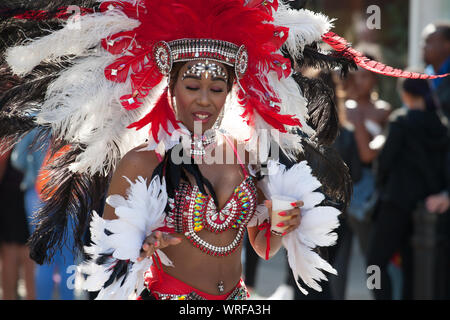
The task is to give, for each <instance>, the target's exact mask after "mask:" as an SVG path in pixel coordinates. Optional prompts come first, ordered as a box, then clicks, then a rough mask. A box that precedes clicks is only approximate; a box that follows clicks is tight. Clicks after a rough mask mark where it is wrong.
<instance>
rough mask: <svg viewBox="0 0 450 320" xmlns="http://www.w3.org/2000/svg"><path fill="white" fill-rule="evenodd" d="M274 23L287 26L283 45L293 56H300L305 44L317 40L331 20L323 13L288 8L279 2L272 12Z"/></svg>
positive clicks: (326, 30) (328, 27)
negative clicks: (287, 29)
mask: <svg viewBox="0 0 450 320" xmlns="http://www.w3.org/2000/svg"><path fill="white" fill-rule="evenodd" d="M274 24H275V25H278V26H282V27H286V28H289V36H288V38H287V41H286V42H285V44H284V47H285V48H286V49H287V51H288V52H289V53H290V55H291V56H292V57H294V58H299V57H301V54H302V51H303V48H304V47H305V46H306V45H308V44H311V43H313V42H316V41H319V40H320V39H321V38H322V36H323V35H324V34H325V33H327V32H328V31H329V30H330V29H331V28H332V27H333V25H332V21H331V20H330V19H329V18H328V17H327V16H325V15H323V14H320V13H314V12H312V11H309V10H306V9H301V10H293V9H289V8H288V5H286V4H280V7H279V8H278V11H276V13H275V14H274Z"/></svg>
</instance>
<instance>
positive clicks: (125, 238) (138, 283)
mask: <svg viewBox="0 0 450 320" xmlns="http://www.w3.org/2000/svg"><path fill="white" fill-rule="evenodd" d="M127 180H128V179H127ZM128 182H129V183H130V188H129V189H128V191H127V197H126V198H124V197H122V196H120V195H112V196H110V197H108V199H107V203H108V204H109V205H110V206H112V207H113V208H115V214H116V215H117V217H118V219H115V220H104V219H102V218H101V217H100V216H98V214H96V213H95V212H94V215H93V219H92V222H91V226H90V230H91V239H92V242H93V244H92V245H91V246H86V247H85V251H86V253H87V254H89V255H90V256H91V259H90V260H89V261H87V262H84V263H82V264H81V265H80V266H79V269H78V271H79V272H81V273H82V274H85V275H87V278H86V280H83V281H82V283H81V287H82V289H84V290H88V291H100V292H99V294H98V296H97V299H100V300H101V299H105V300H106V299H107V300H124V299H133V298H135V293H137V294H139V293H140V292H141V291H142V290H143V289H144V272H145V271H147V270H148V269H149V268H150V266H151V265H152V259H144V260H142V261H139V262H138V261H137V258H138V257H139V256H140V250H141V247H142V244H143V242H144V239H145V238H146V237H147V236H149V235H150V234H151V233H152V231H154V230H156V229H158V228H160V227H162V226H164V217H165V213H164V209H165V207H166V203H167V192H166V185H165V181H164V179H163V180H162V183H161V182H160V179H159V177H155V178H154V179H153V180H152V181H151V183H150V185H149V186H148V187H147V181H146V179H143V178H142V177H138V179H136V181H135V182H134V183H133V182H131V181H130V180H128ZM158 254H159V255H160V256H161V259H162V260H161V261H162V262H163V263H164V264H165V265H169V266H172V263H171V262H170V260H169V259H168V258H167V256H165V255H164V253H163V252H162V251H160V250H158Z"/></svg>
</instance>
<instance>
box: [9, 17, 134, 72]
mask: <svg viewBox="0 0 450 320" xmlns="http://www.w3.org/2000/svg"><path fill="white" fill-rule="evenodd" d="M139 24H140V22H139V21H137V20H134V19H130V18H128V17H127V16H126V15H125V14H124V13H123V12H120V11H119V10H110V11H107V12H105V13H93V14H88V15H84V16H81V17H80V18H79V21H77V23H76V24H73V23H72V24H71V23H67V24H66V26H65V27H64V28H62V29H61V30H58V31H55V32H53V33H51V34H50V35H48V36H45V37H42V38H39V39H36V40H32V41H29V42H28V43H27V44H25V45H21V46H16V47H12V48H9V49H8V50H7V51H6V53H5V58H6V61H7V63H8V64H9V66H10V67H11V70H12V71H13V72H14V73H15V74H17V75H25V74H27V73H28V72H30V71H31V70H33V68H34V67H35V66H37V65H38V64H40V63H41V62H42V61H44V60H57V59H58V58H60V57H62V56H67V55H74V56H81V55H84V54H86V53H87V50H88V49H90V48H96V47H98V46H99V44H100V40H101V39H103V38H106V37H108V36H110V35H112V34H115V33H117V32H120V31H125V30H131V29H134V28H136V27H138V26H139Z"/></svg>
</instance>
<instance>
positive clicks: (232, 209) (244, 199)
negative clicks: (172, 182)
mask: <svg viewBox="0 0 450 320" xmlns="http://www.w3.org/2000/svg"><path fill="white" fill-rule="evenodd" d="M238 158H239V157H238ZM239 161H240V159H239ZM240 165H241V167H242V170H243V172H244V175H245V178H244V180H243V181H242V182H241V183H240V184H239V185H238V186H237V187H236V188H235V189H234V191H233V193H232V194H231V196H230V197H229V199H228V200H227V201H226V203H225V205H224V206H223V208H222V209H220V210H218V208H217V207H216V205H215V203H214V199H213V197H212V196H210V195H208V194H204V193H202V192H200V190H199V187H198V186H192V185H191V184H188V183H185V182H181V183H180V184H179V186H178V188H177V190H176V191H175V196H174V198H173V199H172V198H169V200H168V203H169V206H170V210H169V212H168V213H167V215H166V218H165V219H166V221H165V222H166V227H167V228H169V229H172V230H174V231H175V232H177V233H184V235H185V236H186V238H188V239H189V240H190V241H191V243H192V244H193V245H194V246H196V247H197V248H199V249H200V250H202V251H203V252H205V253H207V254H209V255H213V256H226V255H229V254H231V253H233V252H234V251H235V250H236V249H237V248H238V247H239V245H240V244H241V242H242V239H243V237H244V234H245V228H246V226H247V224H248V222H249V221H250V220H251V218H252V217H253V215H254V213H255V210H256V206H257V192H256V185H255V181H254V179H253V177H252V176H251V175H250V174H248V172H247V170H246V169H245V166H244V165H243V164H242V162H240ZM229 229H236V230H237V234H236V237H235V238H234V240H233V241H232V242H231V243H230V244H228V245H226V246H220V247H219V246H215V245H212V244H210V243H208V242H206V241H205V240H203V239H202V238H201V237H200V235H199V232H200V231H202V230H207V231H209V232H214V233H216V234H219V233H221V232H224V231H226V230H229Z"/></svg>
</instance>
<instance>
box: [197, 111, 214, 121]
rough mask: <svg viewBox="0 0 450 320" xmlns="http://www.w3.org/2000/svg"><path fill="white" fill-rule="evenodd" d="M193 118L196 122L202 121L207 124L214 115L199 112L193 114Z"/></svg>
mask: <svg viewBox="0 0 450 320" xmlns="http://www.w3.org/2000/svg"><path fill="white" fill-rule="evenodd" d="M192 116H193V117H194V121H200V122H202V123H206V122H208V121H209V119H210V118H211V116H212V114H211V113H209V112H204V111H199V112H194V113H193V114H192Z"/></svg>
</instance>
